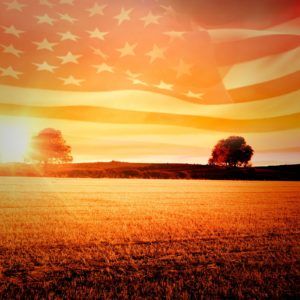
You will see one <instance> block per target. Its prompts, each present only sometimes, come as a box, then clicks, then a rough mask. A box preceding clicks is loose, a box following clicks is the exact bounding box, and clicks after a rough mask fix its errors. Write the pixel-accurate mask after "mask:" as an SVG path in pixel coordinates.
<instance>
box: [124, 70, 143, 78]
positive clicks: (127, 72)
mask: <svg viewBox="0 0 300 300" xmlns="http://www.w3.org/2000/svg"><path fill="white" fill-rule="evenodd" d="M125 74H126V75H127V76H128V77H129V78H138V77H140V76H141V75H142V74H140V73H133V72H131V71H130V70H127V71H126V72H125Z"/></svg>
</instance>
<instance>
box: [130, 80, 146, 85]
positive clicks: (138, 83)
mask: <svg viewBox="0 0 300 300" xmlns="http://www.w3.org/2000/svg"><path fill="white" fill-rule="evenodd" d="M128 79H129V80H130V81H131V83H132V84H134V85H144V86H147V85H148V84H147V83H146V82H145V81H143V80H140V79H137V78H128Z"/></svg>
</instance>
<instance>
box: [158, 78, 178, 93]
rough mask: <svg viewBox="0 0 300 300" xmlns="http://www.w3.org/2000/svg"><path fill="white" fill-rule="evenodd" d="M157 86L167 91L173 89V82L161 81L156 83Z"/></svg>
mask: <svg viewBox="0 0 300 300" xmlns="http://www.w3.org/2000/svg"><path fill="white" fill-rule="evenodd" d="M154 86H155V87H157V88H159V89H162V90H167V91H172V90H173V86H174V85H173V84H169V83H165V82H164V81H162V80H161V81H160V83H159V84H157V85H154Z"/></svg>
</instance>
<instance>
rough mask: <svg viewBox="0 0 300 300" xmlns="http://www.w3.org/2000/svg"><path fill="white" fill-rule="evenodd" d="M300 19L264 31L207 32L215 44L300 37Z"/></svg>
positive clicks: (235, 29) (237, 29) (232, 29)
mask: <svg viewBox="0 0 300 300" xmlns="http://www.w3.org/2000/svg"><path fill="white" fill-rule="evenodd" d="M299 27H300V18H297V19H294V20H291V21H289V22H286V23H282V24H279V25H277V26H273V27H269V28H267V29H263V30H254V29H240V28H222V29H209V30H207V32H208V33H209V35H210V36H211V39H212V41H213V42H214V43H226V42H234V41H238V40H244V39H248V38H255V37H260V36H270V35H281V34H286V35H296V36H298V35H300V30H299Z"/></svg>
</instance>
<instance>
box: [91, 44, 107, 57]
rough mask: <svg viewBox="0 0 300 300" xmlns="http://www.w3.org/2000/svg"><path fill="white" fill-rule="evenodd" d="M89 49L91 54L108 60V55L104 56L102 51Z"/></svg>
mask: <svg viewBox="0 0 300 300" xmlns="http://www.w3.org/2000/svg"><path fill="white" fill-rule="evenodd" d="M91 49H93V53H94V54H96V55H99V56H101V57H102V58H103V59H107V58H108V55H106V54H105V53H103V51H102V50H100V49H97V48H94V47H92V46H91Z"/></svg>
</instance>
